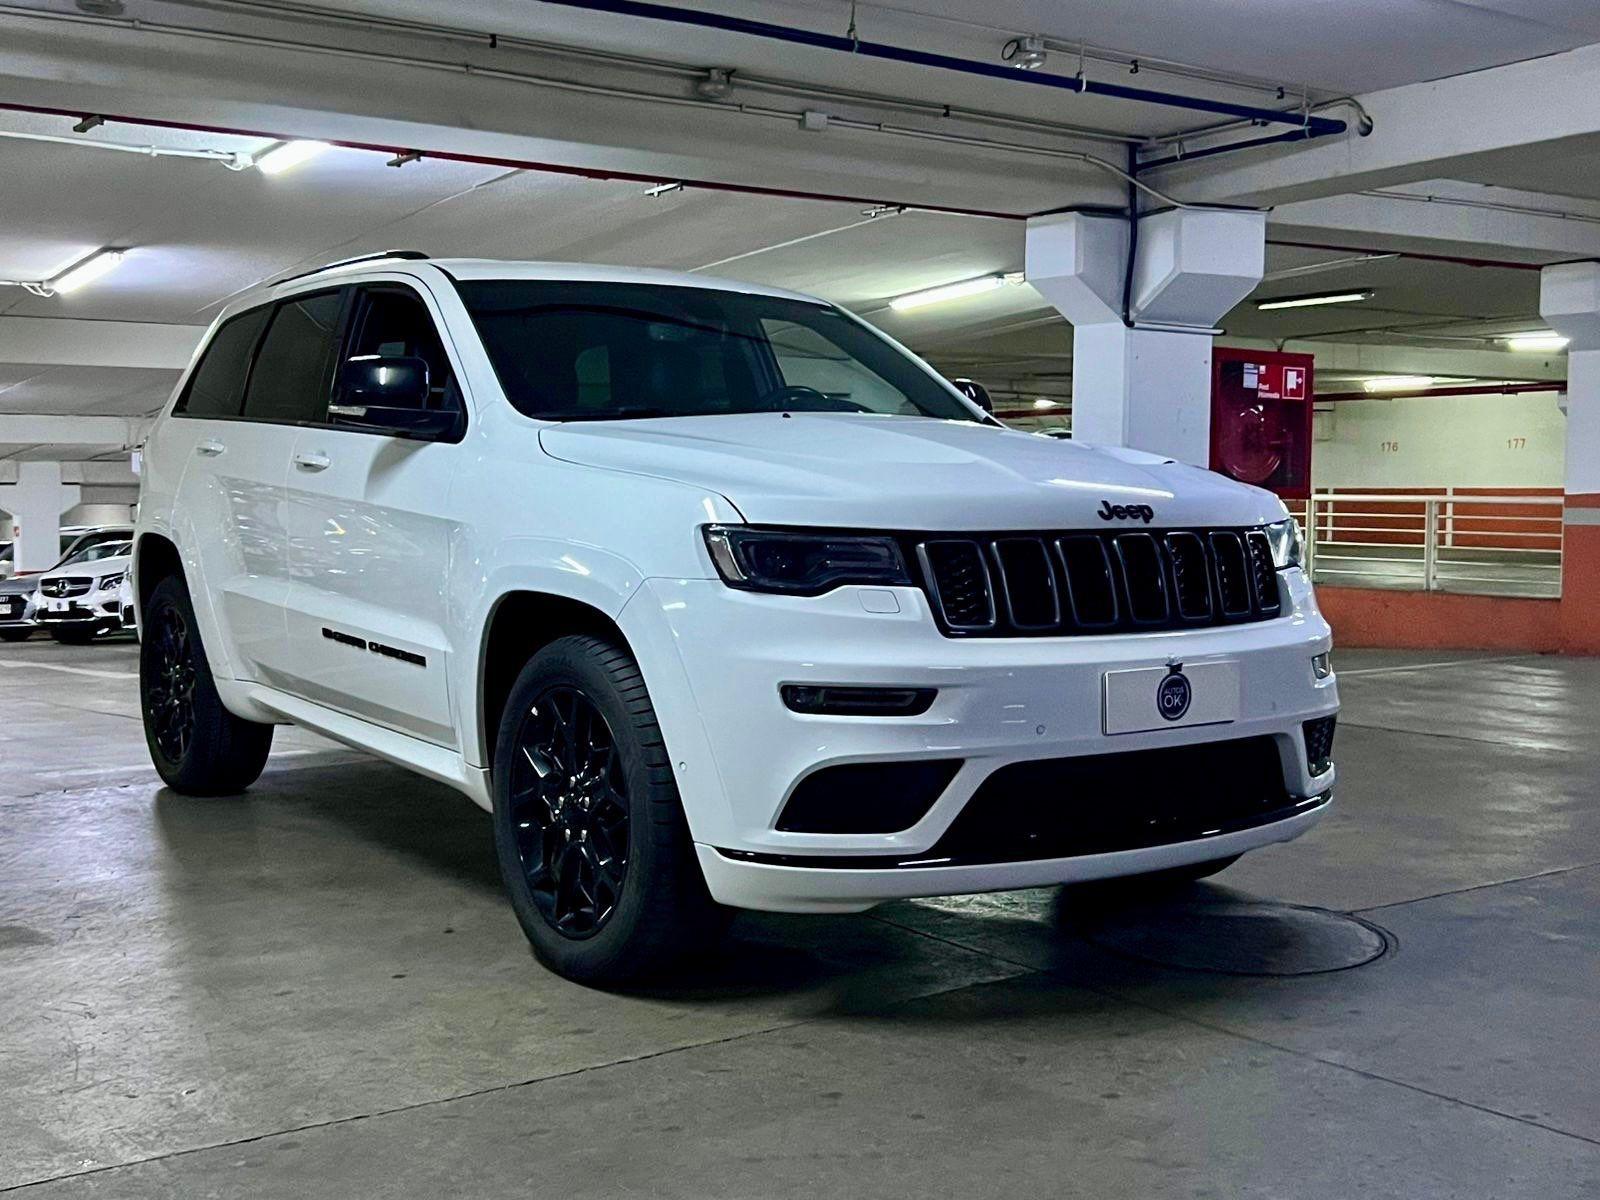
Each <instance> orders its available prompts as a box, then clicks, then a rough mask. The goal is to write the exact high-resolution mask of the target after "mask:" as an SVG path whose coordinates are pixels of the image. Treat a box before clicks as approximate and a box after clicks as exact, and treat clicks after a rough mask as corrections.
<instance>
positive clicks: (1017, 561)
mask: <svg viewBox="0 0 1600 1200" xmlns="http://www.w3.org/2000/svg"><path fill="white" fill-rule="evenodd" d="M912 549H913V551H914V553H913V554H912V555H911V556H910V557H911V558H912V559H913V560H914V561H915V562H916V564H917V567H918V570H919V575H920V577H919V580H918V582H919V583H920V584H921V586H922V588H923V590H924V591H926V592H927V593H928V596H929V598H930V599H931V600H932V602H933V610H934V613H935V615H936V616H937V617H938V620H939V628H940V629H941V630H942V631H943V632H944V633H945V634H946V635H949V636H952V637H1029V636H1033V637H1038V636H1063V635H1071V634H1088V633H1127V632H1134V631H1138V630H1155V629H1191V628H1203V627H1205V626H1211V625H1229V624H1236V623H1241V622H1246V621H1266V620H1270V619H1272V618H1273V617H1276V616H1278V615H1280V613H1281V612H1282V601H1281V600H1280V599H1279V595H1278V573H1277V571H1276V570H1275V569H1274V568H1273V565H1272V546H1271V544H1270V543H1269V542H1268V541H1267V537H1266V534H1264V533H1262V532H1261V531H1260V530H1259V529H1172V530H1150V531H1145V530H1137V531H1126V532H1119V533H1081V532H1080V533H994V534H981V535H976V534H963V535H950V536H944V535H939V536H934V537H927V538H925V539H924V540H915V541H913V542H912Z"/></svg>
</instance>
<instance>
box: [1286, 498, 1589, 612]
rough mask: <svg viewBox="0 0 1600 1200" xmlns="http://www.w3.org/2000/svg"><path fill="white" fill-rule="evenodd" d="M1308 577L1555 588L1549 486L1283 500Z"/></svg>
mask: <svg viewBox="0 0 1600 1200" xmlns="http://www.w3.org/2000/svg"><path fill="white" fill-rule="evenodd" d="M1288 505H1289V511H1290V512H1292V513H1294V514H1295V515H1296V516H1297V517H1299V518H1300V523H1301V525H1302V526H1303V527H1304V528H1305V532H1306V565H1307V569H1308V570H1309V571H1310V572H1311V577H1312V578H1313V579H1314V580H1315V581H1316V582H1318V583H1327V584H1333V585H1339V584H1343V585H1345V586H1347V587H1377V588H1401V589H1407V590H1411V591H1429V592H1456V593H1465V594H1474V595H1484V596H1530V597H1543V598H1553V597H1558V596H1560V595H1561V532H1562V525H1561V517H1562V498H1561V497H1560V496H1559V495H1554V496H1551V495H1545V496H1539V495H1510V494H1508V495H1495V496H1479V495H1470V496H1469V495H1461V494H1459V493H1457V492H1455V491H1453V490H1452V489H1448V488H1444V489H1439V490H1437V491H1430V492H1420V491H1419V492H1359V491H1337V490H1329V491H1320V492H1315V493H1313V494H1312V496H1311V499H1310V500H1308V501H1307V500H1299V501H1289V502H1288Z"/></svg>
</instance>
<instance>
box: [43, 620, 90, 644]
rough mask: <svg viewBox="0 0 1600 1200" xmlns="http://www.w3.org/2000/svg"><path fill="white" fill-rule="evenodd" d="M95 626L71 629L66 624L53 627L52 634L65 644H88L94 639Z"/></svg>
mask: <svg viewBox="0 0 1600 1200" xmlns="http://www.w3.org/2000/svg"><path fill="white" fill-rule="evenodd" d="M94 635H95V628H94V626H93V625H91V626H89V627H88V628H87V629H70V628H67V627H65V626H63V627H60V628H56V629H52V630H51V631H50V636H51V637H53V638H54V639H55V640H56V641H58V642H60V643H61V644H62V645H63V646H87V645H88V644H89V643H90V642H92V641H94Z"/></svg>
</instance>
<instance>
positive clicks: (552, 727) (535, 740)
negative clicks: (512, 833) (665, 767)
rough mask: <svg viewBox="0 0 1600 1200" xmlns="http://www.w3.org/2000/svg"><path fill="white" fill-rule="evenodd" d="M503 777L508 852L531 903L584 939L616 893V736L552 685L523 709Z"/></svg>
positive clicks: (622, 783) (619, 804) (587, 703)
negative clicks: (512, 849)
mask: <svg viewBox="0 0 1600 1200" xmlns="http://www.w3.org/2000/svg"><path fill="white" fill-rule="evenodd" d="M510 782H511V814H510V815H511V819H512V822H513V826H514V828H515V830H516V844H517V854H518V857H519V858H520V860H521V862H522V871H523V875H524V877H525V878H526V880H527V883H528V890H529V892H530V894H531V896H532V899H533V902H534V904H535V906H536V907H537V908H538V910H539V912H540V914H541V915H542V916H543V917H544V919H545V921H546V922H548V923H549V925H550V927H551V928H552V929H554V930H555V931H556V932H557V933H560V934H562V935H563V936H564V937H569V938H587V937H592V936H593V935H594V934H596V933H598V932H599V931H600V929H602V928H603V927H604V926H605V924H606V922H607V921H608V920H609V919H610V918H611V915H612V914H613V913H614V912H615V911H616V908H617V905H618V903H619V902H620V900H621V899H622V888H623V883H624V881H625V879H626V877H627V871H628V822H629V815H630V810H631V805H630V804H629V801H628V783H627V779H626V777H625V776H624V774H623V771H622V768H621V764H620V762H619V759H618V755H617V746H616V739H615V738H614V737H613V736H612V733H611V727H610V726H609V725H607V724H606V719H605V717H604V715H603V714H602V713H601V712H600V710H599V709H598V708H597V707H595V704H594V702H593V701H592V700H590V698H589V697H588V696H587V695H585V694H584V693H583V692H582V691H580V690H578V689H577V688H574V687H570V686H556V687H552V688H550V689H549V690H548V691H546V692H544V693H543V694H541V695H540V696H539V697H538V698H537V699H536V700H535V701H534V703H533V704H532V705H531V706H529V708H528V710H527V711H526V712H525V713H524V714H523V717H522V723H521V726H520V728H519V729H518V730H517V734H516V756H515V758H513V759H512V762H511V781H510Z"/></svg>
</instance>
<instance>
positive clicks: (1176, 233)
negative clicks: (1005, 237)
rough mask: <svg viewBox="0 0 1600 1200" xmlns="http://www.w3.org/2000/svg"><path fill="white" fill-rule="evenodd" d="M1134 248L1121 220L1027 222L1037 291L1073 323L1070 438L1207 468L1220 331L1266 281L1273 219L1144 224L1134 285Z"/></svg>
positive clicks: (1212, 213) (1208, 215)
mask: <svg viewBox="0 0 1600 1200" xmlns="http://www.w3.org/2000/svg"><path fill="white" fill-rule="evenodd" d="M1129 241H1130V228H1129V224H1128V220H1127V218H1126V217H1124V216H1120V215H1117V214H1106V213H1088V212H1073V213H1058V214H1053V215H1051V216H1047V217H1035V218H1032V219H1030V220H1029V222H1028V229H1027V254H1026V266H1027V270H1026V274H1027V278H1028V282H1029V283H1030V284H1032V285H1033V286H1034V288H1036V289H1037V290H1038V291H1039V292H1040V293H1041V294H1042V295H1043V296H1044V298H1045V299H1046V300H1048V301H1050V303H1051V304H1053V305H1054V306H1055V307H1056V308H1057V309H1058V310H1060V312H1061V314H1062V316H1064V317H1066V319H1067V320H1068V321H1070V322H1071V323H1072V435H1073V437H1074V438H1077V439H1080V440H1082V441H1086V442H1094V443H1098V444H1100V445H1107V446H1129V447H1132V448H1134V449H1137V450H1148V451H1150V452H1152V453H1155V454H1164V455H1167V456H1169V457H1171V458H1176V459H1178V460H1179V461H1181V462H1187V463H1193V464H1195V465H1197V466H1202V467H1204V466H1209V465H1210V462H1211V344H1212V339H1213V336H1214V334H1215V332H1216V331H1215V328H1214V326H1215V325H1216V323H1217V321H1219V320H1221V319H1222V317H1223V315H1224V314H1226V313H1227V312H1228V310H1229V309H1231V308H1232V307H1233V306H1234V305H1235V304H1237V303H1238V302H1239V301H1240V300H1242V299H1244V298H1245V297H1246V296H1247V295H1249V294H1250V292H1251V290H1252V289H1254V288H1255V286H1256V284H1258V283H1259V282H1260V281H1261V273H1262V270H1263V268H1264V262H1265V247H1266V214H1265V213H1261V212H1251V211H1241V210H1218V209H1198V210H1197V209H1172V210H1168V211H1166V212H1160V213H1152V214H1149V215H1146V216H1142V217H1140V218H1139V230H1138V238H1137V249H1136V252H1135V254H1134V256H1133V257H1134V263H1133V274H1132V278H1131V286H1128V285H1129V279H1128V274H1127V265H1128V244H1129ZM1125 292H1126V300H1127V304H1126V307H1125V306H1124V299H1125V295H1124V293H1125ZM1125 317H1126V319H1124V318H1125Z"/></svg>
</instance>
